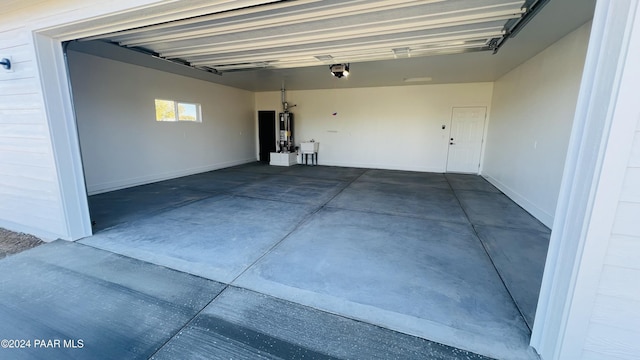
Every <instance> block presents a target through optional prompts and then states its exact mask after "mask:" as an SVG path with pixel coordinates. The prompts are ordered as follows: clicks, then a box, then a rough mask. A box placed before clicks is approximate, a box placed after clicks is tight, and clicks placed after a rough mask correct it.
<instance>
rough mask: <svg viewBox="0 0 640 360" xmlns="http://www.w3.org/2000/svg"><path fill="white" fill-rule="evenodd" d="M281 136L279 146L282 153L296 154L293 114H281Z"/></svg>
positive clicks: (286, 112)
mask: <svg viewBox="0 0 640 360" xmlns="http://www.w3.org/2000/svg"><path fill="white" fill-rule="evenodd" d="M279 128H280V136H279V139H278V145H279V147H280V152H294V151H295V146H294V142H293V114H292V113H290V112H288V111H285V112H281V113H280V127H279Z"/></svg>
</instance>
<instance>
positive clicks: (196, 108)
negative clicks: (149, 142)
mask: <svg viewBox="0 0 640 360" xmlns="http://www.w3.org/2000/svg"><path fill="white" fill-rule="evenodd" d="M156 121H195V122H202V116H201V114H200V104H192V103H183V102H178V101H173V100H160V99H156Z"/></svg>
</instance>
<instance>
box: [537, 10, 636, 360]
mask: <svg viewBox="0 0 640 360" xmlns="http://www.w3.org/2000/svg"><path fill="white" fill-rule="evenodd" d="M637 7H638V1H637V0H600V1H598V3H597V6H596V12H595V16H594V20H593V26H592V30H591V38H590V41H589V50H588V52H587V59H586V64H585V69H584V73H583V78H582V84H581V87H580V95H579V98H578V104H577V109H576V114H575V119H574V125H573V130H572V135H571V140H570V143H569V151H568V154H567V159H566V163H565V170H564V176H563V181H562V186H561V190H560V197H559V201H558V206H557V209H556V217H555V222H554V226H553V229H554V230H553V232H552V234H551V242H550V244H549V253H548V256H547V263H546V266H545V273H544V277H543V281H542V288H541V290H540V298H539V301H538V309H537V312H536V319H535V323H534V327H533V332H532V337H531V346H533V347H534V348H535V349H536V350H537V351H538V352H539V353H540V355H541V357H542V359H544V360H551V359H579V358H581V357H582V351H583V347H584V344H585V339H586V335H587V334H586V331H587V328H588V324H589V321H590V318H591V313H592V310H593V305H594V301H595V297H596V291H597V287H598V283H599V281H600V274H601V272H602V268H603V263H604V260H605V256H606V249H607V245H608V241H609V237H610V234H611V229H612V227H613V223H614V220H615V214H616V207H617V204H618V200H619V195H620V192H621V189H622V185H623V180H624V174H625V169H626V165H627V161H628V159H629V154H630V152H631V146H632V143H633V135H634V129H635V127H636V123H637V116H636V117H634V116H631V115H632V114H633V113H634V111H635V112H636V113H637V110H636V109H637V94H638V92H639V91H640V89H639V88H638V84H639V83H640V77H639V76H638V75H639V71H638V70H639V67H640V65H639V64H640V51H638V49H639V48H640V16H639V15H640V13H637V12H636V10H637ZM634 107H635V108H634Z"/></svg>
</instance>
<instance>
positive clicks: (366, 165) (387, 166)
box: [318, 161, 444, 173]
mask: <svg viewBox="0 0 640 360" xmlns="http://www.w3.org/2000/svg"><path fill="white" fill-rule="evenodd" d="M318 165H324V166H340V167H352V168H362V169H383V170H404V171H419V172H432V173H444V169H441V168H430V167H424V166H397V165H394V164H375V163H342V162H332V161H330V162H324V161H320V162H319V163H318Z"/></svg>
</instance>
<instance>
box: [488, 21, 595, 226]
mask: <svg viewBox="0 0 640 360" xmlns="http://www.w3.org/2000/svg"><path fill="white" fill-rule="evenodd" d="M589 30H590V23H587V24H584V25H583V26H581V27H580V28H578V29H577V30H575V31H573V32H572V33H570V34H568V35H567V36H565V37H564V38H562V39H560V40H559V41H557V42H556V43H554V44H553V45H551V46H550V47H548V48H547V49H545V50H544V51H542V52H541V53H539V54H538V55H536V56H535V57H533V58H531V59H529V60H528V61H527V62H525V63H524V64H522V65H520V66H518V67H517V68H515V69H514V70H512V71H510V72H509V73H507V74H506V75H504V76H503V77H501V78H500V79H498V80H497V81H496V82H495V84H494V91H493V101H492V104H491V121H490V123H489V127H488V133H487V139H486V140H487V141H486V149H485V158H484V166H483V169H482V174H483V175H484V176H485V177H486V178H487V179H488V180H489V181H490V182H492V183H493V184H494V185H496V186H497V187H498V188H499V189H500V190H502V191H503V192H504V193H505V194H507V195H509V197H511V198H512V199H513V200H514V201H516V202H517V203H518V204H519V205H520V206H522V207H523V208H525V209H526V210H527V211H529V212H530V213H531V214H533V215H534V216H535V217H537V218H538V219H539V220H540V221H542V222H543V223H544V224H545V225H547V226H549V227H551V225H552V223H553V217H554V213H555V208H556V203H557V200H558V193H559V191H560V182H561V179H562V171H563V168H564V161H565V156H566V154H567V145H568V139H569V136H570V133H571V125H572V123H573V116H574V113H575V106H576V101H577V98H578V90H579V86H580V80H581V75H582V69H583V66H584V61H585V55H586V50H587V42H588V40H589Z"/></svg>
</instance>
